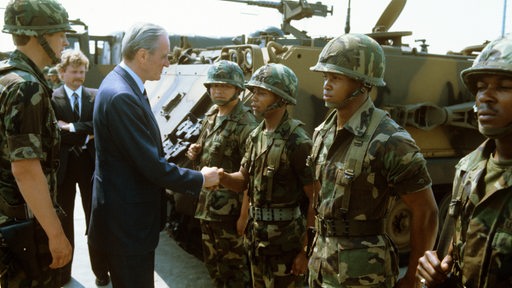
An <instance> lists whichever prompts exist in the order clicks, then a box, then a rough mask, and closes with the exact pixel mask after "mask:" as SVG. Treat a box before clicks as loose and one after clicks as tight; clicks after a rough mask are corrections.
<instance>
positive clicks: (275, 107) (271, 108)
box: [259, 99, 286, 117]
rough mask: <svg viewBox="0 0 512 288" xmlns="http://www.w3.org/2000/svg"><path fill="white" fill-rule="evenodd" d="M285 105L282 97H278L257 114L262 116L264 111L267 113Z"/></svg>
mask: <svg viewBox="0 0 512 288" xmlns="http://www.w3.org/2000/svg"><path fill="white" fill-rule="evenodd" d="M285 105H286V101H284V100H283V99H279V101H276V102H274V103H273V104H272V105H270V106H268V107H267V108H266V109H265V110H264V111H263V112H261V113H260V115H259V116H261V117H263V116H265V114H266V113H268V112H270V111H272V110H275V109H279V108H281V107H283V106H285Z"/></svg>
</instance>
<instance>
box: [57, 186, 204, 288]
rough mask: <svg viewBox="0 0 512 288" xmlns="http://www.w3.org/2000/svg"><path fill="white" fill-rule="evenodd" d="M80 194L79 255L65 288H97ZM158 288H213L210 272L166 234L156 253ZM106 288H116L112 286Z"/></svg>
mask: <svg viewBox="0 0 512 288" xmlns="http://www.w3.org/2000/svg"><path fill="white" fill-rule="evenodd" d="M79 201H80V194H77V202H76V204H75V233H76V234H75V245H76V249H75V254H74V260H73V270H72V279H71V282H69V283H68V284H67V285H65V286H64V288H89V287H96V285H95V283H94V281H95V277H94V274H93V273H92V271H91V265H90V262H89V254H88V252H87V242H86V241H87V239H86V236H85V235H83V233H84V231H85V217H84V214H83V211H82V209H81V208H82V204H81V203H80V202H79ZM155 254H156V263H155V288H167V287H172V288H209V287H212V285H211V282H210V278H209V276H208V272H207V271H206V268H205V267H204V265H203V263H202V262H201V261H199V260H198V259H197V258H195V257H194V256H192V255H190V254H188V253H187V252H185V251H184V250H183V249H181V248H180V247H179V246H178V245H177V244H176V243H175V242H174V240H173V239H172V238H170V237H169V236H168V235H167V233H166V232H162V233H161V234H160V243H159V245H158V247H157V249H156V253H155ZM104 287H109V288H110V287H112V285H111V284H109V285H108V286H104Z"/></svg>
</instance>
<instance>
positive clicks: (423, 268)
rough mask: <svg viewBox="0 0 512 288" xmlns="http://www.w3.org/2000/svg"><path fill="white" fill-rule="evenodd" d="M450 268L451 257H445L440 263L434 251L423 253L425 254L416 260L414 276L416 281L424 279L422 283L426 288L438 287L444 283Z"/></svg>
mask: <svg viewBox="0 0 512 288" xmlns="http://www.w3.org/2000/svg"><path fill="white" fill-rule="evenodd" d="M451 266H452V257H451V255H447V256H446V257H444V259H443V261H440V260H439V258H438V257H437V253H436V251H425V254H424V255H423V256H422V257H421V258H420V259H418V269H417V270H416V276H417V278H418V279H419V280H418V281H421V280H422V279H425V280H423V281H424V284H425V286H426V287H429V288H434V287H438V286H439V285H441V284H442V283H443V282H444V281H446V279H447V277H448V276H447V275H448V272H449V271H450V269H451Z"/></svg>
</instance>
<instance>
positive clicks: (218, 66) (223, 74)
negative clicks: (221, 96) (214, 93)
mask: <svg viewBox="0 0 512 288" xmlns="http://www.w3.org/2000/svg"><path fill="white" fill-rule="evenodd" d="M219 83H224V84H231V85H233V86H236V87H238V88H240V89H244V72H243V71H242V69H241V68H240V66H238V64H236V63H235V62H232V61H228V60H220V61H219V62H216V63H215V64H213V65H212V66H211V67H210V69H208V76H207V78H206V81H205V82H204V86H205V87H206V88H207V89H208V88H210V84H219Z"/></svg>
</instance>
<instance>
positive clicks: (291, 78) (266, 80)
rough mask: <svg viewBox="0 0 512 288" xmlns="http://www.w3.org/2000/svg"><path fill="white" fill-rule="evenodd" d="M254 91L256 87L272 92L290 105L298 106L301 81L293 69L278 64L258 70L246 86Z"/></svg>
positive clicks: (268, 65) (271, 64)
mask: <svg viewBox="0 0 512 288" xmlns="http://www.w3.org/2000/svg"><path fill="white" fill-rule="evenodd" d="M245 86H247V88H248V89H249V90H251V91H252V89H253V88H254V87H260V88H263V89H267V90H270V91H271V92H273V93H274V94H276V95H277V96H279V97H281V98H283V99H284V100H285V101H286V102H288V103H290V104H293V105H295V104H297V100H296V98H297V94H298V88H299V80H298V79H297V76H296V75H295V73H293V71H292V69H290V68H288V67H286V66H284V65H282V64H276V63H270V64H267V65H265V66H262V67H260V68H258V70H256V71H255V72H254V74H253V75H252V77H251V80H249V82H248V83H247V84H246V85H245Z"/></svg>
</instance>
